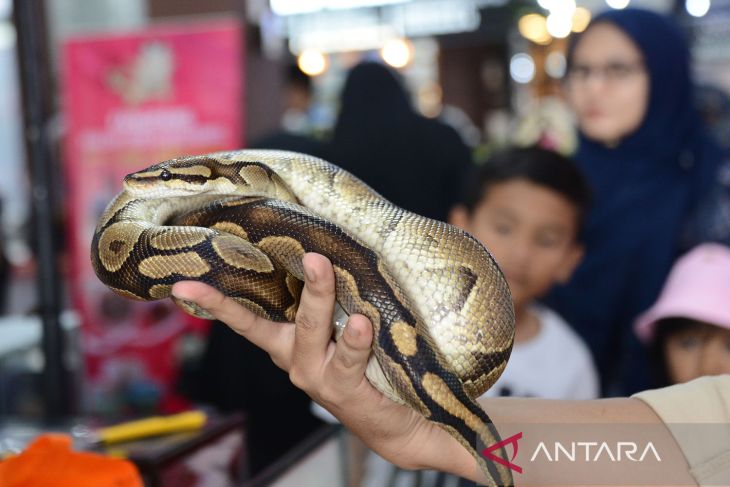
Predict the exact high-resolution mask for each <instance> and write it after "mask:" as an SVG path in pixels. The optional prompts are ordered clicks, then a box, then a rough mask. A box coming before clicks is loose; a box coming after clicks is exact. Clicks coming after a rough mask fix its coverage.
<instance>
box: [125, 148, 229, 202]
mask: <svg viewBox="0 0 730 487" xmlns="http://www.w3.org/2000/svg"><path fill="white" fill-rule="evenodd" d="M214 168H215V164H211V163H210V161H208V160H206V159H203V158H199V157H189V158H180V159H172V160H169V161H165V162H161V163H159V164H155V165H153V166H150V167H148V168H147V169H143V170H141V171H137V172H134V173H131V174H128V175H127V176H126V177H125V178H124V189H125V190H126V191H128V192H129V193H131V194H132V195H138V196H144V197H145V198H169V197H181V196H196V195H200V194H206V193H207V194H230V193H232V192H235V190H236V188H235V186H234V185H233V184H232V182H231V181H230V179H228V178H226V177H223V176H222V175H220V174H217V173H215V170H214Z"/></svg>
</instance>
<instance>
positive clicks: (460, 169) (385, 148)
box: [330, 62, 472, 221]
mask: <svg viewBox="0 0 730 487" xmlns="http://www.w3.org/2000/svg"><path fill="white" fill-rule="evenodd" d="M330 154H331V156H332V160H331V162H333V163H335V164H337V165H339V166H340V167H342V168H344V169H346V170H348V171H350V172H351V173H353V174H354V175H355V176H357V177H359V178H360V179H362V180H363V181H364V182H365V183H367V184H368V185H369V186H371V187H372V188H373V189H375V190H376V191H378V192H379V193H380V194H381V195H382V196H384V197H385V198H387V199H388V200H390V201H391V202H392V203H394V204H396V205H398V206H401V207H403V208H405V209H406V210H409V211H412V212H414V213H418V214H420V215H423V216H426V217H429V218H434V219H437V220H442V221H445V220H446V217H447V215H448V211H449V209H450V208H451V206H453V205H454V204H455V203H456V202H457V201H458V191H459V188H460V183H461V178H462V177H463V174H464V173H465V172H466V171H467V170H468V168H469V167H470V165H471V160H472V159H471V153H470V151H469V149H468V147H467V146H466V144H464V142H463V141H462V139H461V137H460V136H459V134H458V133H457V132H456V130H455V129H453V128H452V127H450V126H448V125H445V124H443V123H441V122H438V121H436V120H432V119H428V118H426V117H423V116H421V115H419V114H418V113H416V111H415V110H414V109H413V107H412V105H411V102H410V100H409V97H408V94H407V93H406V91H405V89H404V88H403V84H402V82H401V80H400V78H399V76H398V75H397V74H396V73H395V72H393V71H392V70H390V69H389V68H387V67H386V66H384V65H382V64H379V63H375V62H363V63H361V64H359V65H357V66H355V67H354V68H353V69H352V70H351V71H350V72H349V73H348V76H347V80H346V82H345V87H344V89H343V92H342V95H341V106H340V113H339V116H338V119H337V123H336V125H335V129H334V134H333V137H332V141H331V151H330Z"/></svg>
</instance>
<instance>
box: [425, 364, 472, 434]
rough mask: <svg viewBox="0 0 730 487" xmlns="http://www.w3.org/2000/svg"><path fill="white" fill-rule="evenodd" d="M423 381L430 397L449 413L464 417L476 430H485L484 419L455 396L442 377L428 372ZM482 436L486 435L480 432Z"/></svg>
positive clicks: (470, 426)
mask: <svg viewBox="0 0 730 487" xmlns="http://www.w3.org/2000/svg"><path fill="white" fill-rule="evenodd" d="M421 383H422V384H423V388H424V389H425V390H426V391H427V392H428V395H429V397H430V398H431V399H433V400H434V401H435V402H436V403H437V404H438V405H439V406H441V407H442V408H444V409H445V410H446V411H448V412H449V414H451V415H453V416H456V417H457V418H459V419H462V420H463V421H464V422H465V423H466V424H467V425H468V426H469V428H471V429H472V430H474V431H477V432H482V431H484V424H483V423H482V421H481V420H480V419H479V418H478V417H477V416H476V415H475V414H474V413H472V412H471V411H469V410H468V409H467V408H466V407H465V406H464V405H463V404H462V403H461V401H459V399H457V398H456V396H454V394H453V393H452V392H451V390H450V389H449V386H448V385H447V384H446V382H444V380H443V379H442V378H441V377H439V376H438V375H436V374H432V373H430V372H427V373H426V374H424V375H423V377H422V380H421ZM480 436H482V437H484V435H483V433H480Z"/></svg>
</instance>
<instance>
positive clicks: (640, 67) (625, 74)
mask: <svg viewBox="0 0 730 487" xmlns="http://www.w3.org/2000/svg"><path fill="white" fill-rule="evenodd" d="M643 71H644V63H643V62H641V61H634V62H632V63H622V62H615V63H609V64H605V65H603V66H590V65H588V64H573V65H572V66H571V67H570V69H569V70H568V73H567V74H566V76H565V79H566V81H568V82H569V83H574V84H580V83H585V82H587V81H588V80H589V79H590V77H591V76H592V75H599V76H600V78H601V79H602V80H604V81H605V82H607V83H620V82H623V81H626V80H628V79H630V78H631V77H632V76H634V75H635V74H638V73H641V72H643Z"/></svg>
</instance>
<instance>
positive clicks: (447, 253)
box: [91, 150, 514, 485]
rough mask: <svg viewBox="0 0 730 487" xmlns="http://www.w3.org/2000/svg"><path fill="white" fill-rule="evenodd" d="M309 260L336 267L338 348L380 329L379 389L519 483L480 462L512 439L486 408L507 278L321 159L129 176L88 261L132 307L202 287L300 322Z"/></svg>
mask: <svg viewBox="0 0 730 487" xmlns="http://www.w3.org/2000/svg"><path fill="white" fill-rule="evenodd" d="M305 253H319V254H323V255H326V256H327V258H328V259H329V260H330V261H331V263H332V266H333V270H334V279H335V288H336V296H337V301H336V305H334V309H333V310H334V323H335V326H336V329H337V332H336V337H337V338H339V337H340V336H341V335H342V333H343V331H344V330H345V321H346V318H347V316H348V315H350V316H352V315H355V314H362V315H364V316H366V317H367V318H368V320H369V321H370V322H371V323H372V326H373V336H374V339H373V341H372V349H371V350H372V354H371V355H370V358H369V360H368V366H367V368H366V372H365V373H366V376H367V378H368V380H369V381H370V382H371V383H372V384H373V385H374V386H375V387H376V388H377V389H378V390H379V391H380V392H381V393H382V394H383V395H385V396H386V397H387V398H388V399H391V400H392V401H395V402H397V403H400V404H404V405H407V406H409V407H410V408H411V409H412V410H414V411H416V412H417V413H418V414H420V415H421V416H423V417H425V418H427V419H428V420H429V421H430V422H432V423H433V424H438V425H439V426H440V427H441V428H443V429H444V430H445V431H446V432H448V433H449V435H451V436H452V437H453V438H455V439H456V440H457V441H458V442H459V443H460V444H461V445H462V446H464V447H465V448H466V449H467V450H468V451H469V452H470V453H471V454H472V456H473V457H474V459H476V460H477V463H478V464H479V466H480V469H481V470H482V472H483V473H484V474H485V476H486V478H487V480H488V483H489V484H490V485H508V484H511V483H512V478H511V475H510V472H509V469H507V468H506V467H505V466H502V465H499V464H496V463H494V462H491V461H487V460H486V459H485V458H484V457H483V456H482V455H481V453H480V448H479V445H480V444H481V445H482V447H483V446H489V445H493V444H495V443H497V442H499V434H498V433H497V430H496V428H495V427H494V425H493V424H492V422H491V420H490V419H489V417H488V416H487V414H486V413H485V411H484V410H483V409H482V408H480V407H479V405H478V404H476V402H475V400H474V399H475V398H476V397H478V396H480V395H481V394H482V393H483V392H484V391H485V390H486V389H488V388H489V387H490V386H491V385H492V384H493V383H494V382H495V381H496V380H497V378H498V377H499V375H500V374H501V372H502V370H504V367H505V366H506V363H507V359H508V357H509V354H510V351H511V348H512V341H513V337H514V312H513V309H512V303H511V299H510V295H509V289H508V287H507V284H506V281H505V279H504V277H503V275H502V273H501V272H500V270H499V268H498V267H497V265H496V264H495V262H494V260H493V259H492V258H491V256H490V255H489V253H488V252H487V250H486V249H485V248H484V247H483V246H482V245H481V244H480V243H479V242H478V241H477V240H475V239H474V238H473V237H471V236H470V235H468V234H466V233H465V232H463V231H461V230H458V229H456V228H455V227H452V226H450V225H447V224H445V223H442V222H437V221H434V220H430V219H427V218H424V217H421V216H419V215H415V214H412V213H409V212H407V211H405V210H402V209H401V208H398V207H396V206H394V205H392V204H391V203H390V202H388V201H387V200H385V199H383V198H382V197H381V196H380V195H378V194H377V193H375V192H374V191H372V190H371V189H370V188H369V187H367V186H366V185H365V184H363V183H362V182H361V181H359V180H358V179H357V178H355V177H353V176H352V175H351V174H349V173H347V172H346V171H343V170H341V169H339V168H337V167H336V166H334V165H332V164H329V163H327V162H325V161H322V160H320V159H316V158H313V157H310V156H305V155H303V154H296V153H291V152H281V151H251V150H243V151H234V152H224V153H216V154H208V155H204V156H196V157H183V158H178V159H172V160H170V161H165V162H162V163H160V164H156V165H154V166H151V167H150V168H147V169H145V170H142V171H139V172H137V173H134V174H130V175H129V176H127V177H126V178H125V189H124V191H123V192H122V193H120V194H119V195H118V196H117V198H116V199H115V200H114V201H113V202H112V203H111V204H110V206H109V207H108V208H107V210H106V211H105V213H104V214H103V215H102V217H101V219H100V221H99V224H98V226H97V229H96V232H95V234H94V239H93V242H92V248H91V255H92V263H93V265H94V270H95V271H96V273H97V276H99V278H100V279H101V280H102V281H103V282H104V283H105V284H107V285H108V286H109V287H110V288H112V289H113V290H115V291H116V292H117V293H119V294H121V295H123V296H127V297H130V298H135V299H145V300H151V299H163V298H165V297H168V296H170V292H171V289H172V286H173V284H175V283H176V282H179V281H186V280H198V281H202V282H205V283H207V284H210V285H212V286H214V287H215V288H216V289H218V290H219V291H221V292H222V293H223V294H225V295H226V296H227V298H226V299H227V302H234V303H236V304H238V305H240V306H243V307H245V308H246V309H248V310H250V311H252V312H253V313H255V314H256V315H258V316H260V317H262V319H263V318H265V319H267V320H271V321H275V322H290V321H293V320H294V318H295V315H297V308H298V306H299V301H300V295H301V294H302V284H301V283H302V281H304V268H303V266H302V257H303V256H304V254H305ZM174 299H175V298H174ZM176 303H177V304H178V305H180V306H181V307H182V308H183V309H185V310H186V311H188V312H190V313H192V314H195V315H197V316H201V317H206V318H212V317H213V315H211V313H210V312H209V311H208V310H206V309H202V308H201V307H199V306H198V305H196V303H194V302H190V301H186V300H182V299H176ZM330 314H332V313H330ZM224 321H227V320H224ZM305 326H306V325H305ZM273 329H274V330H276V328H273ZM279 332H280V331H279ZM262 333H263V332H262ZM265 333H273V332H265ZM295 337H296V334H295ZM254 341H255V340H254ZM295 341H296V340H295ZM282 356H286V355H282ZM275 359H276V358H275ZM278 365H280V366H282V367H285V368H286V365H287V364H286V363H279V364H278ZM294 380H295V381H296V382H301V381H303V380H305V379H304V378H302V377H299V376H297V374H296V373H295V377H294ZM296 382H295V383H296ZM381 413H382V412H381Z"/></svg>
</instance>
